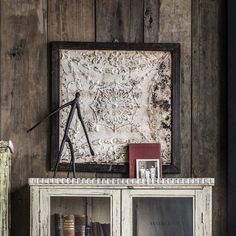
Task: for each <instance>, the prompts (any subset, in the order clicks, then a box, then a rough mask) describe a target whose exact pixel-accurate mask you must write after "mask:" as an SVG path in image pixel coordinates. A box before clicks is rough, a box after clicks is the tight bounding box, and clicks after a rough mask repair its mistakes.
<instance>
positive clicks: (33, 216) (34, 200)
mask: <svg viewBox="0 0 236 236" xmlns="http://www.w3.org/2000/svg"><path fill="white" fill-rule="evenodd" d="M39 203H40V199H39V188H38V187H30V236H38V232H39V228H40V221H39V210H40V208H39Z"/></svg>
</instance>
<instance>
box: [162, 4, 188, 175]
mask: <svg viewBox="0 0 236 236" xmlns="http://www.w3.org/2000/svg"><path fill="white" fill-rule="evenodd" d="M159 17H160V20H159V42H162V43H164V42H165V43H180V44H181V49H180V50H181V60H180V65H181V66H180V67H181V68H180V76H181V77H180V80H181V84H180V90H181V91H180V104H181V107H180V109H181V114H180V120H181V122H180V123H181V126H180V127H181V134H180V135H181V147H180V156H181V174H180V176H181V177H187V176H190V174H191V1H189V0H179V1H175V0H160V16H159Z"/></svg>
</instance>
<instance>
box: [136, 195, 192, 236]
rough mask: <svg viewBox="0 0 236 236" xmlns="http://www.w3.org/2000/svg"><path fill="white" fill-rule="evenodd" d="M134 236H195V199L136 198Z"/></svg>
mask: <svg viewBox="0 0 236 236" xmlns="http://www.w3.org/2000/svg"><path fill="white" fill-rule="evenodd" d="M132 207H133V236H146V235H148V236H157V235H158V236H170V235H175V236H193V198H191V197H147V198H143V197H134V198H133V206H132Z"/></svg>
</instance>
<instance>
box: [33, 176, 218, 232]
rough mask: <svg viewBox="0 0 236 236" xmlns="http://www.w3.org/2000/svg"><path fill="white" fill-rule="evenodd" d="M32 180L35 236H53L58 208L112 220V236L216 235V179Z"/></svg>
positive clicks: (101, 219) (103, 219)
mask: <svg viewBox="0 0 236 236" xmlns="http://www.w3.org/2000/svg"><path fill="white" fill-rule="evenodd" d="M29 185H30V194H31V236H45V235H50V236H54V232H53V222H52V215H53V214H54V213H62V214H68V213H73V214H84V213H85V212H86V213H87V216H88V219H89V221H91V222H97V221H99V222H101V223H109V224H110V225H111V227H110V228H111V235H112V236H165V235H175V236H211V235H212V229H211V228H212V186H213V185H214V179H212V178H205V179H187V178H186V179H180V178H179V179H177V178H176V179H175V178H171V179H156V180H149V181H146V180H142V179H63V178H57V179H50V178H41V179H40V178H31V179H29ZM85 207H86V211H85Z"/></svg>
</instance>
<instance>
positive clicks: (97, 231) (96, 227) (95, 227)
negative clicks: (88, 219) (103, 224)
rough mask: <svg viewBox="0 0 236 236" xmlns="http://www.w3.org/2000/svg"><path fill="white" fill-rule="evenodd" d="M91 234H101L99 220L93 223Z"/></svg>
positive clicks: (94, 235) (95, 235) (93, 235)
mask: <svg viewBox="0 0 236 236" xmlns="http://www.w3.org/2000/svg"><path fill="white" fill-rule="evenodd" d="M91 236H101V230H100V224H99V223H98V222H92V223H91Z"/></svg>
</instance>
